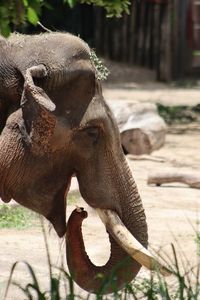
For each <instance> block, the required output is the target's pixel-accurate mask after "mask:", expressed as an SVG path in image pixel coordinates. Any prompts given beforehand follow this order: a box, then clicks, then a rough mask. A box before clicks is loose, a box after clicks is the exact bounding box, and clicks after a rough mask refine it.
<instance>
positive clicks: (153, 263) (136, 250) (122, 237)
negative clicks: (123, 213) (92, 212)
mask: <svg viewBox="0 0 200 300" xmlns="http://www.w3.org/2000/svg"><path fill="white" fill-rule="evenodd" d="M96 211H97V213H98V214H99V217H100V219H101V220H102V222H103V223H104V225H105V226H106V229H107V230H108V232H109V233H110V234H111V235H112V237H113V238H114V239H115V240H116V242H117V243H118V244H119V245H120V246H121V247H122V248H123V249H124V250H125V251H126V252H127V253H128V254H129V255H130V256H131V257H132V258H133V259H135V260H136V261H137V262H139V263H140V264H141V265H143V266H145V267H146V268H147V269H149V270H157V271H159V272H160V273H161V274H162V275H164V276H169V275H171V274H172V272H171V271H170V270H168V269H167V268H166V267H164V266H163V265H162V264H161V263H159V262H158V260H157V259H156V258H154V257H153V255H152V254H151V253H150V252H149V251H148V250H147V249H146V248H145V247H144V246H142V244H140V243H139V242H138V240H136V238H134V236H133V235H132V234H131V233H130V231H129V230H128V229H127V228H126V226H125V225H124V224H123V223H122V221H121V219H120V218H119V216H118V215H117V214H116V213H115V212H114V211H111V210H105V209H99V208H98V209H96Z"/></svg>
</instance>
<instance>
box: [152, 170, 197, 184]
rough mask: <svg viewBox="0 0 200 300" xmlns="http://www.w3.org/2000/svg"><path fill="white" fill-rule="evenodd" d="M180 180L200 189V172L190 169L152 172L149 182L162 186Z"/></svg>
mask: <svg viewBox="0 0 200 300" xmlns="http://www.w3.org/2000/svg"><path fill="white" fill-rule="evenodd" d="M173 182H179V183H184V184H187V185H189V187H191V188H196V189H200V173H194V172H189V171H174V170H173V171H163V172H157V173H153V174H150V175H149V176H148V181H147V183H148V184H155V185H157V186H160V185H161V184H163V183H173Z"/></svg>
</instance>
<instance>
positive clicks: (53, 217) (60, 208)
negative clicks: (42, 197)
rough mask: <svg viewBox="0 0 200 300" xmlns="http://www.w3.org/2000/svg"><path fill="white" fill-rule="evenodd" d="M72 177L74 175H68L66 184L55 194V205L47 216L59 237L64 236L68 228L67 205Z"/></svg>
mask: <svg viewBox="0 0 200 300" xmlns="http://www.w3.org/2000/svg"><path fill="white" fill-rule="evenodd" d="M72 177H73V175H70V176H68V178H67V180H66V183H65V184H64V186H63V187H62V188H61V189H60V190H59V191H58V192H57V194H56V195H55V196H54V199H53V206H52V208H51V211H50V213H49V214H48V215H47V216H46V218H47V219H48V220H49V221H50V222H51V223H52V225H53V227H54V229H55V231H56V233H57V234H58V236H59V237H63V236H64V235H65V233H66V230H67V225H66V206H67V196H68V193H69V190H70V186H71V179H72Z"/></svg>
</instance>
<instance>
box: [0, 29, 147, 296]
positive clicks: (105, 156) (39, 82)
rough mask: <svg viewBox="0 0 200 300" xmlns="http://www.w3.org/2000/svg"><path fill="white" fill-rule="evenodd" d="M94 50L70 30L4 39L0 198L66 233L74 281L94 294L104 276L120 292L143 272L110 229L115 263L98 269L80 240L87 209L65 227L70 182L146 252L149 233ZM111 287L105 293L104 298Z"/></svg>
mask: <svg viewBox="0 0 200 300" xmlns="http://www.w3.org/2000/svg"><path fill="white" fill-rule="evenodd" d="M90 51H91V50H90V48H89V46H88V45H87V44H86V43H85V42H84V41H82V40H81V39H80V38H78V37H76V36H74V35H71V34H69V33H59V32H51V33H43V34H39V35H32V36H29V35H20V34H13V35H11V36H10V37H9V38H8V39H4V38H3V37H1V38H0V170H1V172H0V197H1V199H2V200H3V201H4V202H9V201H10V200H11V199H15V201H17V202H18V203H19V204H21V205H22V206H25V207H27V208H29V209H31V210H33V211H35V212H37V213H39V214H41V215H43V216H44V217H45V218H46V219H47V220H49V221H50V223H52V225H53V227H54V228H55V231H56V232H57V234H58V236H59V237H64V236H66V245H67V260H68V266H69V270H70V272H71V274H72V277H73V279H74V280H75V281H76V282H77V283H78V285H79V286H81V287H82V288H83V289H85V290H87V291H90V292H94V293H97V292H98V291H99V289H100V287H101V280H98V276H97V275H98V274H99V273H102V274H103V276H104V278H108V276H109V274H111V271H112V270H113V268H115V269H116V274H115V278H116V281H115V282H116V287H117V289H121V288H122V287H123V286H124V284H125V283H126V282H130V281H132V280H133V278H134V277H135V276H136V275H137V273H138V272H139V270H140V268H141V263H142V262H141V260H140V259H139V260H138V261H137V260H136V259H135V258H132V257H131V256H130V255H129V254H127V252H126V251H125V250H124V248H123V246H122V245H120V243H119V242H118V241H116V237H115V236H114V234H113V232H112V230H111V227H112V226H110V225H109V226H106V228H107V231H108V234H109V239H110V243H111V254H110V259H109V260H108V262H107V263H106V265H105V266H102V267H96V266H94V265H93V266H91V262H90V261H88V260H89V258H88V257H87V254H86V253H85V250H84V242H83V238H82V235H81V226H82V225H81V224H82V221H83V219H84V218H85V217H86V215H87V214H86V212H85V211H83V210H80V211H79V210H75V212H73V213H72V215H71V217H70V219H69V221H68V225H66V205H67V203H66V199H67V193H68V191H69V188H70V182H71V178H72V176H76V177H77V180H78V184H79V189H80V193H81V195H82V197H83V199H84V200H85V201H86V203H87V204H88V205H89V206H91V207H92V208H94V209H97V210H99V211H100V212H104V213H105V214H106V212H112V213H114V214H115V215H116V216H117V218H119V220H120V222H122V224H123V225H124V228H126V230H127V232H129V233H131V234H132V236H133V238H134V239H135V240H136V241H137V243H138V244H139V248H140V247H141V249H143V250H141V251H144V252H145V251H146V252H147V250H146V248H147V243H148V234H147V223H146V217H145V212H144V208H143V205H142V202H141V199H140V196H139V193H138V190H137V187H136V184H135V181H134V179H133V177H132V173H131V171H130V169H129V166H128V164H127V162H126V158H125V156H124V153H123V150H122V147H121V143H120V135H119V130H118V127H117V124H116V121H115V119H114V117H113V114H112V112H111V111H110V109H109V107H108V105H107V104H106V102H105V100H104V98H103V93H102V87H101V82H100V81H99V80H98V78H97V71H96V68H95V66H94V64H93V62H92V61H91V56H90ZM106 222H107V221H106ZM106 224H108V223H106ZM76 234H77V235H76ZM133 250H134V249H133ZM139 252H140V251H139ZM136 256H137V255H136ZM79 263H81V265H79ZM80 266H81V268H80ZM84 266H85V267H84ZM111 291H112V288H111V287H108V288H107V289H106V290H105V291H104V293H108V292H111Z"/></svg>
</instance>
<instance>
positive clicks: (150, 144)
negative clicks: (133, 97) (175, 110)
mask: <svg viewBox="0 0 200 300" xmlns="http://www.w3.org/2000/svg"><path fill="white" fill-rule="evenodd" d="M110 107H111V109H112V111H113V113H114V115H115V117H116V119H117V123H118V126H119V130H120V134H121V143H122V146H123V148H124V149H125V152H126V153H130V154H135V155H141V154H150V153H152V152H153V151H154V150H157V149H159V148H160V147H162V146H163V144H164V142H165V135H166V131H167V127H166V124H165V122H164V120H163V119H162V118H161V117H160V116H159V115H158V112H157V108H156V105H155V104H153V103H139V102H134V103H133V102H128V103H127V102H126V103H124V102H110Z"/></svg>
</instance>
